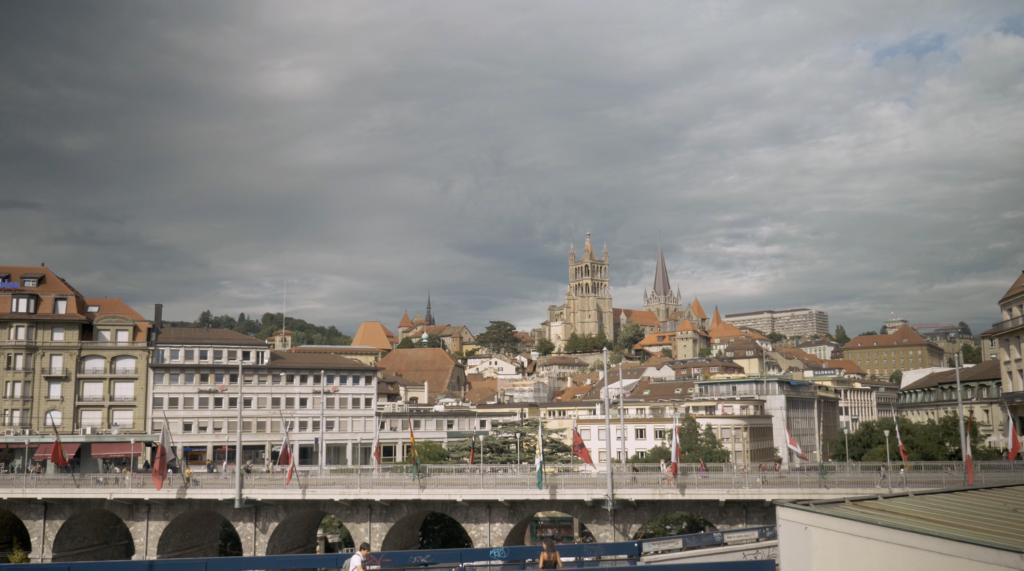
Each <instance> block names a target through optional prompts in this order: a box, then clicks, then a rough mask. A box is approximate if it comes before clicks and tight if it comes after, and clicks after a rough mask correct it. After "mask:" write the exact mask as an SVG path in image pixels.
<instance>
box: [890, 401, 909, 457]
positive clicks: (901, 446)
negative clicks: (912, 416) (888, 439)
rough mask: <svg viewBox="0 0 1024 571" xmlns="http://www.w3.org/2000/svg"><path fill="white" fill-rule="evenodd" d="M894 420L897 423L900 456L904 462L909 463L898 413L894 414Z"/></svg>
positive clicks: (897, 442) (897, 441)
mask: <svg viewBox="0 0 1024 571" xmlns="http://www.w3.org/2000/svg"><path fill="white" fill-rule="evenodd" d="M892 421H893V422H894V423H895V424H896V444H898V445H899V451H900V456H902V457H903V463H904V464H906V463H907V448H906V447H905V446H903V439H902V438H900V423H899V421H898V420H897V419H896V413H893V415H892Z"/></svg>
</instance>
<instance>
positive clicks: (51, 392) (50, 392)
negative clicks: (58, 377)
mask: <svg viewBox="0 0 1024 571" xmlns="http://www.w3.org/2000/svg"><path fill="white" fill-rule="evenodd" d="M60 389H61V382H60V381H50V382H49V383H47V384H46V398H48V399H59V398H60Z"/></svg>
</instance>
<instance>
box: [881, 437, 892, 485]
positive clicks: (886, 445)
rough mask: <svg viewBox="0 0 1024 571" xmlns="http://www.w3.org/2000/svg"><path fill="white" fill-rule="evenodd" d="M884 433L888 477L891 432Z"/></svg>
mask: <svg viewBox="0 0 1024 571" xmlns="http://www.w3.org/2000/svg"><path fill="white" fill-rule="evenodd" d="M882 432H883V433H884V434H885V473H886V475H887V476H888V474H889V469H890V466H889V431H888V430H883V431H882Z"/></svg>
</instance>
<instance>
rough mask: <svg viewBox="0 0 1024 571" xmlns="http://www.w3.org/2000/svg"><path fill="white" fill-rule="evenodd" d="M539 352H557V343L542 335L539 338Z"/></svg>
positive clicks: (548, 353) (542, 353)
mask: <svg viewBox="0 0 1024 571" xmlns="http://www.w3.org/2000/svg"><path fill="white" fill-rule="evenodd" d="M537 352H538V353H540V354H541V355H550V354H552V353H554V352H555V344H554V343H552V342H551V340H550V339H548V338H547V337H541V338H540V339H538V340H537Z"/></svg>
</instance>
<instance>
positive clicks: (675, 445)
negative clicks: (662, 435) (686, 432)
mask: <svg viewBox="0 0 1024 571" xmlns="http://www.w3.org/2000/svg"><path fill="white" fill-rule="evenodd" d="M680 456H681V454H680V450H679V425H678V424H676V419H674V418H673V419H672V464H670V465H669V467H668V471H669V472H671V473H672V478H673V479H674V478H675V477H676V476H677V475H679V457H680Z"/></svg>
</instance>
